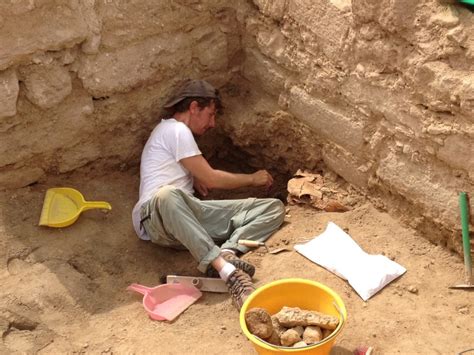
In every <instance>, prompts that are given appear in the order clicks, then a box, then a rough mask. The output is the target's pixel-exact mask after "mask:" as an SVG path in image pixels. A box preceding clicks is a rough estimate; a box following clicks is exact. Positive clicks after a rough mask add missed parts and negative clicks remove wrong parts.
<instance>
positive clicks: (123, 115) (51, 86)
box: [0, 0, 249, 188]
mask: <svg viewBox="0 0 474 355" xmlns="http://www.w3.org/2000/svg"><path fill="white" fill-rule="evenodd" d="M226 3H227V2H226V1H205V2H200V1H191V0H180V1H178V0H176V1H146V0H140V1H121V0H119V1H109V0H5V1H2V2H0V152H1V155H0V188H17V187H21V186H26V185H28V184H31V183H34V182H36V181H38V180H41V179H43V178H44V177H45V176H47V175H48V174H52V173H66V172H69V171H72V170H74V169H78V168H80V167H83V166H84V165H87V164H89V163H91V162H97V163H98V164H100V165H103V166H104V167H107V166H109V167H110V166H120V165H121V164H122V166H123V164H137V163H138V161H139V157H140V153H141V149H142V147H143V143H144V140H145V139H146V138H147V135H148V134H149V132H150V130H151V129H152V127H153V126H154V125H155V124H156V123H157V121H158V120H157V112H159V108H160V105H161V103H162V101H163V100H164V97H165V96H166V95H167V94H168V93H169V91H170V90H172V88H173V86H174V85H175V84H176V83H177V82H179V81H180V80H182V79H185V78H189V77H191V78H207V79H209V80H210V81H212V82H213V83H215V84H216V85H218V86H220V85H223V84H224V83H226V82H228V81H229V80H230V78H231V77H232V76H233V75H235V74H234V73H235V72H238V71H239V65H240V62H241V59H239V58H240V57H239V56H241V54H242V49H241V43H240V34H239V32H240V31H239V27H240V26H239V22H238V21H237V15H238V11H241V10H238V9H239V8H240V7H239V6H237V7H235V8H229V7H227V6H226ZM242 6H243V7H244V8H245V7H249V5H248V4H247V3H246V2H243V3H242Z"/></svg>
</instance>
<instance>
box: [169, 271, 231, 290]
mask: <svg viewBox="0 0 474 355" xmlns="http://www.w3.org/2000/svg"><path fill="white" fill-rule="evenodd" d="M166 283H167V284H173V283H180V284H182V285H187V286H194V287H196V288H197V289H199V290H200V291H207V292H217V293H227V292H229V290H228V288H227V285H226V284H225V281H224V280H222V279H214V278H210V277H197V276H177V275H168V276H166Z"/></svg>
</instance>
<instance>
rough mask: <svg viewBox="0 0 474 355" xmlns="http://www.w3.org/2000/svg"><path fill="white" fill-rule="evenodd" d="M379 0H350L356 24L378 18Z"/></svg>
mask: <svg viewBox="0 0 474 355" xmlns="http://www.w3.org/2000/svg"><path fill="white" fill-rule="evenodd" d="M380 5H381V1H380V0H352V14H353V16H354V20H355V22H356V23H357V24H363V23H369V22H371V21H374V20H375V19H376V18H378V13H379V8H380Z"/></svg>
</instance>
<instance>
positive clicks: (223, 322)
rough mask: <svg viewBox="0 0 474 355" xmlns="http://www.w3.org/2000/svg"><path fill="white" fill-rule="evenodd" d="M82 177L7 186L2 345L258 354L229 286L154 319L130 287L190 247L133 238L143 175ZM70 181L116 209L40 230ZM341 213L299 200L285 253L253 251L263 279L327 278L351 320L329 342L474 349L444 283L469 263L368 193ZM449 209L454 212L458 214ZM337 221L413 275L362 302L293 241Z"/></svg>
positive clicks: (470, 296)
mask: <svg viewBox="0 0 474 355" xmlns="http://www.w3.org/2000/svg"><path fill="white" fill-rule="evenodd" d="M95 175H96V174H95V173H94V171H89V172H87V174H84V173H83V174H82V175H81V174H80V173H76V174H75V175H72V176H69V177H65V176H62V177H58V178H52V179H51V180H49V181H48V183H47V184H37V185H34V186H30V187H27V188H24V189H20V190H17V191H13V192H4V193H1V194H0V284H1V286H2V287H1V289H0V333H1V334H2V341H1V342H0V353H42V354H55V353H97V354H99V353H100V354H107V353H115V354H124V353H127V354H133V353H137V354H138V353H142V354H145V353H157V354H158V353H159V354H185V353H196V354H251V353H254V350H253V347H252V345H251V343H250V342H249V341H248V340H247V339H246V338H245V336H244V335H243V334H242V332H241V331H240V327H239V322H238V312H237V311H236V310H235V309H234V308H233V306H232V304H231V301H230V298H229V297H228V296H227V295H226V294H211V293H205V294H204V296H203V297H202V298H201V299H200V300H199V301H198V302H197V303H196V304H194V305H192V306H191V307H190V308H189V309H188V310H186V312H185V313H183V314H182V315H181V316H180V317H179V318H178V319H177V320H176V321H174V322H173V323H166V322H158V321H151V320H150V319H148V317H147V315H146V314H145V312H144V310H143V308H142V305H141V297H140V296H139V295H138V294H134V293H130V292H128V291H126V290H125V288H126V287H127V286H128V285H129V284H131V283H133V282H137V283H141V284H143V285H148V286H154V285H157V284H158V283H159V280H160V277H161V276H163V275H167V274H179V275H198V272H197V270H196V263H195V262H194V261H193V259H192V258H191V256H190V255H189V254H188V253H187V252H177V251H173V250H167V249H163V248H160V247H157V246H154V245H152V244H151V243H148V242H143V241H140V240H138V239H137V238H136V236H135V234H134V232H133V230H132V225H131V218H130V213H131V210H132V207H133V205H134V203H135V200H136V197H137V190H138V174H137V173H136V171H124V172H117V173H112V174H109V175H107V176H95ZM54 186H70V187H75V188H77V189H79V190H80V191H81V192H82V193H83V194H84V196H85V198H86V199H87V200H105V201H108V202H110V203H111V204H112V206H113V209H112V211H110V212H109V213H107V214H105V213H103V212H101V211H88V212H86V213H84V214H83V215H82V216H81V217H80V218H79V220H78V221H77V222H76V223H75V224H74V225H72V226H70V227H68V228H64V229H50V228H44V227H38V226H37V223H38V220H39V215H40V212H41V207H42V204H43V198H44V193H45V191H46V189H47V188H49V187H54ZM354 198H355V201H356V202H357V203H355V204H354V208H353V209H352V210H350V211H348V212H345V213H322V212H319V211H317V210H315V209H310V208H303V207H296V206H291V207H289V210H288V215H289V216H287V218H286V221H285V223H284V225H283V227H282V228H281V230H280V231H278V232H277V233H276V234H274V235H273V236H272V237H271V239H270V240H269V243H268V245H269V246H270V248H272V247H279V246H288V247H290V248H291V251H288V252H283V253H280V254H277V255H271V254H267V253H265V252H264V250H263V249H259V250H255V251H253V252H251V253H249V254H247V255H246V257H245V258H247V259H248V260H250V261H251V262H253V263H255V265H256V266H257V268H258V269H257V273H256V284H257V285H264V284H265V283H267V282H270V281H273V280H277V279H281V278H287V277H301V278H307V279H311V280H316V281H319V282H322V283H324V284H326V285H328V286H329V287H331V288H332V289H333V290H335V291H336V292H337V293H338V294H339V295H340V296H341V297H342V298H343V300H344V302H345V304H346V307H347V311H348V321H347V324H346V327H345V328H344V330H343V333H342V334H341V336H340V337H338V338H337V342H336V346H335V347H334V348H333V353H335V354H350V353H352V352H353V351H354V349H355V348H356V347H358V346H360V345H366V346H373V347H374V348H375V354H396V353H401V354H457V353H459V352H461V351H465V350H467V349H471V348H474V335H473V334H474V316H473V313H474V306H473V304H474V293H472V292H468V291H462V290H451V289H449V288H448V287H449V286H450V285H454V284H456V283H459V282H461V281H463V280H464V276H463V264H462V259H461V258H460V256H458V255H454V254H452V253H451V252H449V251H447V250H445V249H444V248H442V247H440V246H435V245H433V244H431V243H429V242H428V241H426V240H425V239H423V238H422V237H420V236H419V235H416V234H415V233H414V231H413V230H410V229H407V228H405V227H403V226H402V225H400V224H399V223H398V222H397V221H396V220H394V219H393V218H391V217H390V216H389V215H388V214H386V213H382V212H380V211H377V210H376V209H375V208H374V207H372V206H371V205H370V204H369V203H367V202H364V200H363V199H361V198H360V197H356V196H354ZM453 213H456V212H455V211H453ZM329 221H333V222H335V223H336V224H337V225H339V226H340V227H342V228H345V230H346V231H348V233H349V234H350V235H351V236H352V237H353V239H354V240H355V241H357V242H358V243H359V245H360V246H361V247H362V248H363V249H364V250H366V251H367V252H369V253H374V254H379V253H383V254H385V255H387V256H388V257H390V258H391V259H393V260H395V261H396V262H398V263H400V264H401V265H403V266H404V267H405V268H406V269H407V270H408V271H407V272H406V273H405V274H404V275H403V276H402V277H401V278H399V279H397V280H396V281H394V282H393V283H391V284H390V285H388V286H387V287H386V288H385V289H383V290H382V291H381V292H380V293H378V294H377V295H375V296H374V297H373V298H371V299H370V300H369V301H367V302H364V301H362V299H361V298H359V296H358V295H357V294H356V293H355V292H354V291H353V290H352V288H351V287H350V286H349V285H348V284H347V282H345V281H343V280H341V279H340V278H338V277H337V276H335V275H333V274H332V273H330V272H328V271H326V270H325V269H323V268H321V267H319V266H318V265H316V264H313V263H311V262H310V261H308V260H307V259H305V258H304V257H303V256H301V255H299V254H298V253H297V252H295V251H294V250H293V248H292V246H293V245H294V244H295V243H297V242H301V241H306V240H309V239H311V238H312V237H314V236H316V235H318V234H319V233H321V232H322V231H323V230H324V229H325V227H326V224H327V223H328V222H329Z"/></svg>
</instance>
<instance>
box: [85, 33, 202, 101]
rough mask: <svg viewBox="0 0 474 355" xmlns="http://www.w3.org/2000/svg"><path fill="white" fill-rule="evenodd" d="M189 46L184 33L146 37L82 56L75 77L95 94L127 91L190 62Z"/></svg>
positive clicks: (166, 74)
mask: <svg viewBox="0 0 474 355" xmlns="http://www.w3.org/2000/svg"><path fill="white" fill-rule="evenodd" d="M192 46H193V44H192V41H191V38H190V36H189V35H187V34H179V33H178V34H170V35H165V36H161V37H152V38H148V39H146V40H144V41H142V42H139V43H136V44H134V45H130V46H127V47H124V48H121V49H119V50H116V51H112V52H105V51H104V52H100V53H99V54H97V55H94V56H87V57H85V58H84V59H83V61H82V64H81V66H80V68H79V72H78V76H79V78H80V79H81V80H82V82H83V85H84V87H85V88H86V89H87V90H88V91H89V92H90V93H91V94H92V95H93V96H95V97H102V96H107V95H110V94H112V93H115V92H127V91H130V90H131V89H132V88H135V87H137V86H139V85H141V84H143V83H145V82H156V81H159V80H161V79H162V77H163V76H165V77H169V76H171V75H172V73H174V72H177V71H180V70H181V71H182V70H183V69H182V68H185V67H187V66H188V65H189V64H190V62H191V57H192V55H191V48H192Z"/></svg>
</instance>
